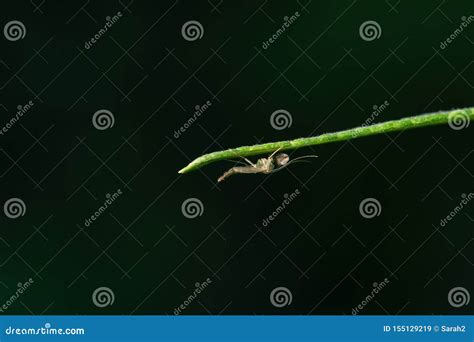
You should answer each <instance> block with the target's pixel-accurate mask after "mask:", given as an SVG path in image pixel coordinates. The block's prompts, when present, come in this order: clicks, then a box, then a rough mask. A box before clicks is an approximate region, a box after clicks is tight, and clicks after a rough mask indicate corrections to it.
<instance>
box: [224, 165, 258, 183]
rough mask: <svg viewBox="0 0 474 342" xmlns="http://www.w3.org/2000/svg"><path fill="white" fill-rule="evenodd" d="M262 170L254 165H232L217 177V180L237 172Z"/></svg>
mask: <svg viewBox="0 0 474 342" xmlns="http://www.w3.org/2000/svg"><path fill="white" fill-rule="evenodd" d="M260 172H262V170H261V169H260V168H257V167H256V166H234V167H233V168H231V169H230V170H229V171H226V172H225V173H224V174H223V175H222V176H220V177H219V179H217V182H222V181H223V180H224V179H226V178H228V177H230V176H232V175H235V174H237V173H260Z"/></svg>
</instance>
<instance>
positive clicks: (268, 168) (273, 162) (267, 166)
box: [217, 149, 317, 183]
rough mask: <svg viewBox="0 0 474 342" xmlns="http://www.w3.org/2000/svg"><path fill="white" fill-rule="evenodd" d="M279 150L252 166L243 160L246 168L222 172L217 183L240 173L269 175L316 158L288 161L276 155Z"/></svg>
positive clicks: (280, 154)
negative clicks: (304, 160) (299, 162)
mask: <svg viewBox="0 0 474 342" xmlns="http://www.w3.org/2000/svg"><path fill="white" fill-rule="evenodd" d="M279 150H280V149H278V150H276V151H275V152H273V153H272V154H271V155H270V156H269V157H268V158H260V159H259V160H257V163H256V164H254V163H252V162H251V161H250V160H248V159H247V158H244V157H243V159H244V160H245V161H246V162H247V164H248V165H247V164H245V165H246V166H234V167H233V168H231V169H229V170H228V171H226V172H224V174H223V175H222V176H220V177H219V178H218V179H217V182H219V183H220V182H222V181H223V180H224V179H226V178H229V177H230V176H232V175H235V174H238V173H241V174H251V173H263V174H270V173H273V172H277V171H280V170H282V169H283V168H285V167H287V166H288V165H290V164H292V163H294V162H296V161H298V160H300V161H301V159H303V158H317V156H315V155H310V156H302V157H298V158H295V159H293V160H291V161H290V157H289V156H288V155H287V154H286V153H278V154H277V152H278V151H279Z"/></svg>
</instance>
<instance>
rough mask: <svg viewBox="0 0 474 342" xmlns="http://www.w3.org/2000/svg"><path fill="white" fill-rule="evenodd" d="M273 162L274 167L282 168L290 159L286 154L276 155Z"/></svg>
mask: <svg viewBox="0 0 474 342" xmlns="http://www.w3.org/2000/svg"><path fill="white" fill-rule="evenodd" d="M273 160H274V161H275V166H283V165H285V164H287V163H288V162H289V161H290V157H289V156H288V155H287V154H286V153H278V154H277V155H276V156H275V157H274V158H273Z"/></svg>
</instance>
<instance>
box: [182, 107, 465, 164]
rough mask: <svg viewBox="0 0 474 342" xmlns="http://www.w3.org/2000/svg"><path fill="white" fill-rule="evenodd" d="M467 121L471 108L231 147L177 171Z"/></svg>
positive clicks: (460, 126)
mask: <svg viewBox="0 0 474 342" xmlns="http://www.w3.org/2000/svg"><path fill="white" fill-rule="evenodd" d="M471 119H474V107H471V108H464V109H456V110H451V111H445V112H438V113H430V114H423V115H418V116H412V117H408V118H404V119H400V120H393V121H387V122H382V123H379V124H375V125H371V126H361V127H356V128H352V129H348V130H345V131H340V132H335V133H326V134H321V135H318V136H315V137H309V138H299V139H294V140H285V141H278V142H271V143H266V144H260V145H253V146H241V147H237V148H231V149H228V150H223V151H217V152H212V153H208V154H205V155H203V156H201V157H199V158H197V159H195V160H193V161H192V162H191V163H189V164H188V166H186V167H185V168H183V169H181V170H179V171H178V172H179V173H187V172H190V171H193V170H197V169H199V168H201V167H202V166H204V165H206V164H209V163H213V162H216V161H219V160H223V159H231V158H238V157H247V156H253V155H257V154H262V153H272V152H274V151H276V150H278V149H279V150H280V151H284V150H294V149H297V148H300V147H307V146H314V145H321V144H327V143H330V142H337V141H345V140H350V139H355V138H361V137H365V136H369V135H376V134H381V133H388V132H396V131H402V130H407V129H413V128H419V127H425V126H434V125H442V124H446V123H449V124H450V126H451V127H453V128H459V129H460V128H462V127H467V125H468V124H469V122H470V120H471Z"/></svg>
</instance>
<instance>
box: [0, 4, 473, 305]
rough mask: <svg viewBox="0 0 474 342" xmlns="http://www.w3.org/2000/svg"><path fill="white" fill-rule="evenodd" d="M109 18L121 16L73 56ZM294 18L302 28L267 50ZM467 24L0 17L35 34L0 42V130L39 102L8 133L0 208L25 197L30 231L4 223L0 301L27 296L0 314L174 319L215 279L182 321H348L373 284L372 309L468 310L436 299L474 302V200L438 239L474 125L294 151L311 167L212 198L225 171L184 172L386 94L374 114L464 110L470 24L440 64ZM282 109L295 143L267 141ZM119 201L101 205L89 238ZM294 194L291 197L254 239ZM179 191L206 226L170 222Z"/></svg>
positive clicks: (311, 13)
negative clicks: (370, 214) (102, 114)
mask: <svg viewBox="0 0 474 342" xmlns="http://www.w3.org/2000/svg"><path fill="white" fill-rule="evenodd" d="M125 1H127V0H125ZM81 8H82V9H81ZM117 11H121V12H122V13H123V17H122V18H121V19H120V20H119V22H117V23H116V24H115V25H114V26H113V27H112V28H111V29H110V30H109V31H108V32H107V33H106V34H105V35H104V36H103V37H101V38H100V40H99V41H98V42H97V43H96V44H95V45H94V46H92V48H91V49H89V50H85V49H84V43H85V41H88V40H89V39H90V38H91V37H93V35H94V34H96V33H97V31H98V30H99V29H100V28H101V27H102V26H103V25H104V24H105V17H106V16H111V15H114V14H115V13H116V12H117ZM295 11H299V12H300V14H301V16H300V18H299V19H298V20H297V21H296V22H295V23H294V24H293V25H292V26H291V28H290V29H289V30H288V31H287V32H285V34H283V35H282V36H281V37H280V38H279V39H278V40H277V41H276V42H275V43H273V44H272V45H271V46H270V47H269V48H268V49H267V50H262V42H263V41H265V40H267V39H268V38H269V37H270V36H271V35H272V34H273V33H274V32H275V31H276V30H277V29H278V28H279V27H280V26H281V24H282V22H283V17H284V16H290V15H292V14H293V13H294V12H295ZM473 14H474V3H473V2H472V1H471V0H464V1H448V2H446V3H444V2H443V1H438V0H437V1H431V0H430V1H428V0H424V1H407V0H402V1H395V0H390V1H351V0H341V1H315V0H313V1H306V0H300V1H285V2H283V1H279V2H277V1H257V2H255V1H233V2H232V1H220V2H218V1H217V0H210V1H176V2H173V1H154V2H151V1H150V2H146V3H145V2H138V1H132V2H130V3H126V2H123V1H122V2H120V1H100V2H99V1H91V2H82V1H76V2H73V1H68V2H60V1H46V2H43V3H39V2H36V1H33V2H29V1H15V2H9V3H8V4H7V3H4V4H2V11H1V12H0V17H1V24H2V27H3V26H4V25H5V23H7V22H9V21H11V20H20V21H22V22H23V23H24V25H25V27H26V29H27V34H26V37H25V38H24V39H22V40H19V41H16V42H10V41H7V40H6V39H4V36H0V38H1V39H0V51H1V54H0V60H1V61H0V62H1V65H0V82H1V84H4V86H3V87H2V88H1V90H0V103H1V104H2V106H1V109H0V118H1V122H0V124H1V125H2V126H3V125H4V123H6V122H7V121H9V120H10V118H11V117H12V116H13V115H14V112H15V108H16V107H17V105H19V104H24V103H27V102H28V101H29V100H33V101H34V102H35V105H34V107H33V108H32V109H31V110H30V111H29V112H28V113H27V114H25V116H24V117H23V118H22V119H21V121H20V122H19V123H17V124H16V125H15V126H14V127H13V128H12V129H11V130H10V131H8V133H7V134H5V135H4V136H0V147H1V149H2V153H0V167H1V170H0V172H1V174H2V176H1V178H0V184H1V198H0V202H1V203H2V207H3V203H4V202H5V201H6V200H8V199H9V198H11V197H19V198H21V199H23V200H24V202H25V204H26V207H27V210H26V214H25V215H24V216H23V217H21V218H18V219H14V220H12V219H8V218H6V217H5V216H4V215H3V212H2V215H1V216H0V237H1V239H0V261H1V268H0V274H1V278H0V279H1V283H0V293H1V297H0V302H2V303H3V301H5V300H7V298H9V297H10V296H11V295H12V294H13V293H14V291H15V290H16V284H17V283H18V282H25V281H26V280H27V279H28V278H30V277H32V278H33V279H34V281H35V282H34V285H32V287H31V288H30V289H29V290H28V291H27V293H25V294H24V295H22V297H21V298H20V301H18V302H16V303H15V304H14V305H12V306H11V307H10V308H9V309H8V311H6V313H8V314H20V313H21V314H29V313H34V314H39V313H45V314H130V313H134V314H173V310H174V308H176V307H178V306H179V305H180V304H181V303H182V302H183V301H184V300H185V299H186V298H187V297H188V296H189V295H190V294H191V293H192V292H193V290H194V286H195V285H194V284H195V283H196V282H203V281H204V280H205V279H206V278H208V277H210V278H211V279H212V284H211V285H210V286H209V287H208V288H207V289H206V290H205V292H204V293H203V294H201V295H200V296H199V297H198V299H197V300H196V301H194V302H193V303H192V304H191V305H190V306H189V308H187V309H186V310H185V311H184V312H183V313H184V314H307V313H311V314H351V310H352V308H354V307H356V306H357V305H358V304H359V303H360V302H361V301H362V300H363V299H364V298H365V297H366V296H367V295H368V294H369V293H370V292H371V290H372V284H373V283H374V282H380V281H382V280H383V279H384V278H388V279H389V280H390V283H389V285H387V287H386V288H385V289H384V290H383V291H382V292H381V293H380V294H378V295H377V297H376V298H375V300H373V301H372V302H370V303H369V304H368V305H367V307H366V308H365V309H364V310H363V311H362V312H361V313H362V314H386V313H387V314H388V313H390V314H398V313H400V314H467V313H469V312H471V309H472V303H471V304H469V305H467V306H463V307H461V308H453V307H451V306H450V305H449V303H448V300H447V295H448V292H449V290H450V289H451V288H453V287H457V286H462V287H464V288H466V289H468V290H469V291H470V292H472V289H473V278H472V271H473V260H474V250H473V244H472V239H473V233H472V232H473V230H472V228H473V217H474V215H473V214H472V208H473V207H472V203H471V204H470V205H469V206H468V208H466V209H465V210H464V211H463V212H462V213H460V214H458V215H457V216H456V217H455V219H454V220H453V221H452V222H450V223H449V224H448V225H447V226H446V227H444V228H442V227H440V226H439V224H440V219H441V218H443V217H445V216H446V215H448V214H449V212H450V211H451V210H452V209H453V208H454V207H455V206H456V205H458V203H459V202H460V200H461V194H463V193H465V194H468V193H472V192H474V190H473V172H474V171H473V169H474V168H473V166H474V159H473V158H474V156H473V154H472V151H473V142H472V141H473V140H472V135H473V132H474V131H473V128H472V127H470V128H468V129H464V130H460V131H456V130H452V129H450V128H449V127H448V126H446V127H435V128H426V129H422V130H416V131H409V132H403V133H401V134H392V135H390V136H385V135H382V136H376V137H371V138H366V139H361V140H357V141H353V142H349V143H338V144H331V145H325V146H321V147H317V148H313V149H306V150H301V151H297V152H295V153H294V155H293V156H298V155H303V154H311V153H315V154H317V155H319V159H317V160H316V161H313V162H312V163H311V164H299V165H298V164H296V165H295V166H294V167H292V168H291V169H288V171H283V172H280V173H276V174H274V175H272V176H270V177H267V176H261V175H257V176H245V177H244V176H241V177H237V176H236V177H235V178H231V179H230V180H229V181H226V182H224V183H221V184H219V185H216V182H215V180H216V179H217V177H218V176H219V175H220V174H221V173H222V172H223V171H225V169H226V168H228V167H230V166H231V165H232V164H230V163H216V164H213V165H210V166H208V167H206V168H204V169H202V172H199V171H198V172H194V173H191V174H188V175H178V174H177V170H178V169H179V168H181V167H183V166H184V165H186V164H187V163H188V162H189V161H190V159H193V158H195V157H197V156H199V155H201V154H202V153H203V152H204V151H206V152H210V151H214V150H219V149H221V148H228V147H234V146H239V145H248V144H254V143H256V142H266V141H274V140H282V139H290V138H296V137H301V136H307V135H315V134H319V133H323V132H330V131H335V130H340V129H345V128H349V127H353V126H357V125H360V124H361V123H362V122H364V121H365V120H366V118H367V117H369V116H370V113H371V111H372V107H373V106H374V105H380V104H382V103H383V102H384V101H388V102H389V103H390V105H389V107H388V108H387V109H386V110H385V111H384V112H383V113H382V114H381V115H380V116H379V117H378V118H377V121H384V120H389V119H396V118H401V117H405V116H409V115H414V114H420V113H424V112H429V111H438V110H442V109H451V108H456V107H465V106H473V105H474V96H473V95H474V89H473V84H474V66H473V52H474V45H473V43H474V30H473V27H474V23H473V24H471V25H470V26H469V27H468V28H467V30H466V31H465V32H464V33H463V34H461V35H460V36H459V37H457V38H456V39H455V41H454V42H453V43H451V44H450V45H449V46H448V47H447V48H446V49H445V50H441V49H440V42H441V41H444V40H445V39H446V38H447V37H448V36H449V35H450V34H451V33H452V32H453V31H454V30H455V29H456V28H458V27H459V25H460V23H461V17H462V16H469V15H473ZM188 20H197V21H199V22H200V23H201V24H202V25H203V27H204V35H203V37H202V39H200V40H196V41H194V42H188V41H186V40H184V39H183V37H182V36H181V26H182V25H183V24H184V23H185V22H187V21H188ZM367 20H375V21H377V22H378V23H379V24H380V26H381V28H382V35H381V37H380V39H377V40H374V41H371V42H366V41H364V40H362V39H361V38H360V36H359V26H360V25H361V24H362V23H363V22H365V21H367ZM302 51H304V53H302ZM290 65H291V67H289V66H290ZM124 95H125V96H124ZM302 95H304V96H302ZM208 100H210V101H211V102H212V106H211V107H210V108H209V110H208V111H207V112H206V113H205V114H203V115H202V116H201V117H200V118H199V120H198V121H197V122H195V123H194V124H193V125H192V126H191V127H190V128H189V129H188V130H187V131H186V132H185V133H184V134H183V135H182V136H181V137H180V138H179V139H175V138H174V137H173V133H174V131H175V130H177V129H179V127H181V126H182V125H183V124H184V122H186V121H187V120H188V118H189V117H190V116H192V111H193V108H194V107H195V106H196V105H201V104H203V103H205V102H206V101H208ZM103 108H105V109H108V110H110V111H111V112H113V114H114V116H115V125H114V126H113V128H111V129H108V130H105V131H99V130H96V129H95V128H94V127H93V125H92V122H91V119H92V115H93V114H94V113H95V112H96V111H97V110H99V109H103ZM277 109H285V110H288V111H289V112H290V113H291V115H292V118H293V124H292V126H291V127H290V128H288V129H286V130H282V131H277V130H274V129H273V128H272V127H271V125H270V123H269V118H270V115H271V113H272V112H274V111H275V110H277ZM471 126H472V123H471ZM49 128H50V130H49V131H47V130H48V129H49ZM46 131H47V133H46V134H44V135H43V133H45V132H46ZM30 133H31V135H30ZM42 135H43V136H42ZM41 136H42V137H41ZM40 137H41V138H40ZM37 139H39V142H37ZM79 139H81V140H79ZM82 139H84V140H82ZM81 141H82V143H81ZM8 156H10V157H11V158H9V157H8ZM36 184H39V186H40V187H37V186H36ZM118 188H121V189H122V190H123V192H124V194H123V195H122V196H121V197H120V198H119V199H118V200H117V201H116V202H115V203H114V205H113V207H112V208H110V209H109V210H108V211H107V212H106V213H105V214H103V215H102V216H101V217H100V218H99V219H98V221H97V222H96V223H94V224H93V225H91V226H90V227H84V220H85V218H87V217H88V216H90V215H91V214H92V213H93V212H94V211H95V210H96V209H97V208H98V207H99V206H100V204H101V202H102V201H103V199H104V197H105V195H106V194H107V193H113V192H114V191H116V189H118ZM295 189H299V190H300V191H301V195H299V196H298V197H297V199H296V200H295V201H294V202H292V204H291V205H290V206H289V208H288V209H287V210H285V211H284V212H283V213H282V214H280V215H279V216H278V218H277V219H276V220H275V221H274V222H273V223H272V224H271V225H270V226H269V227H267V228H262V227H261V222H262V219H263V218H265V217H267V216H268V215H269V214H271V212H272V211H273V210H275V208H276V207H277V206H278V205H279V204H281V201H282V199H283V194H285V193H291V192H293V191H295ZM71 195H72V196H71ZM190 197H196V198H199V199H200V200H201V201H202V203H203V205H204V212H203V214H202V216H200V217H198V218H196V219H187V218H185V217H184V216H183V214H182V212H181V204H182V203H183V201H184V200H186V199H187V198H190ZM367 197H374V198H377V199H378V200H379V201H380V203H381V205H382V212H381V215H380V216H378V217H376V218H374V219H370V220H368V219H364V218H363V217H362V216H361V215H360V213H359V204H360V202H361V201H362V200H363V199H365V198H367ZM111 214H112V215H113V217H112V216H111ZM114 217H115V218H116V220H115V219H114ZM45 221H46V222H45ZM44 222H45V223H44ZM43 223H44V224H43ZM42 224H43V225H42ZM345 227H346V228H345ZM259 228H261V230H259ZM170 229H172V232H170ZM303 229H304V231H303ZM347 229H350V232H347ZM101 286H106V287H109V288H110V289H112V290H113V292H114V294H115V302H114V304H113V305H111V306H108V307H106V308H98V307H96V306H95V305H94V304H93V302H92V299H91V296H92V293H93V291H94V290H95V289H96V288H98V287H101ZM278 286H284V287H287V288H288V289H290V290H291V292H292V295H293V301H292V303H291V305H289V306H286V307H284V308H275V307H273V306H272V305H271V303H270V300H269V295H270V292H271V291H272V290H273V289H274V288H275V287H278Z"/></svg>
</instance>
